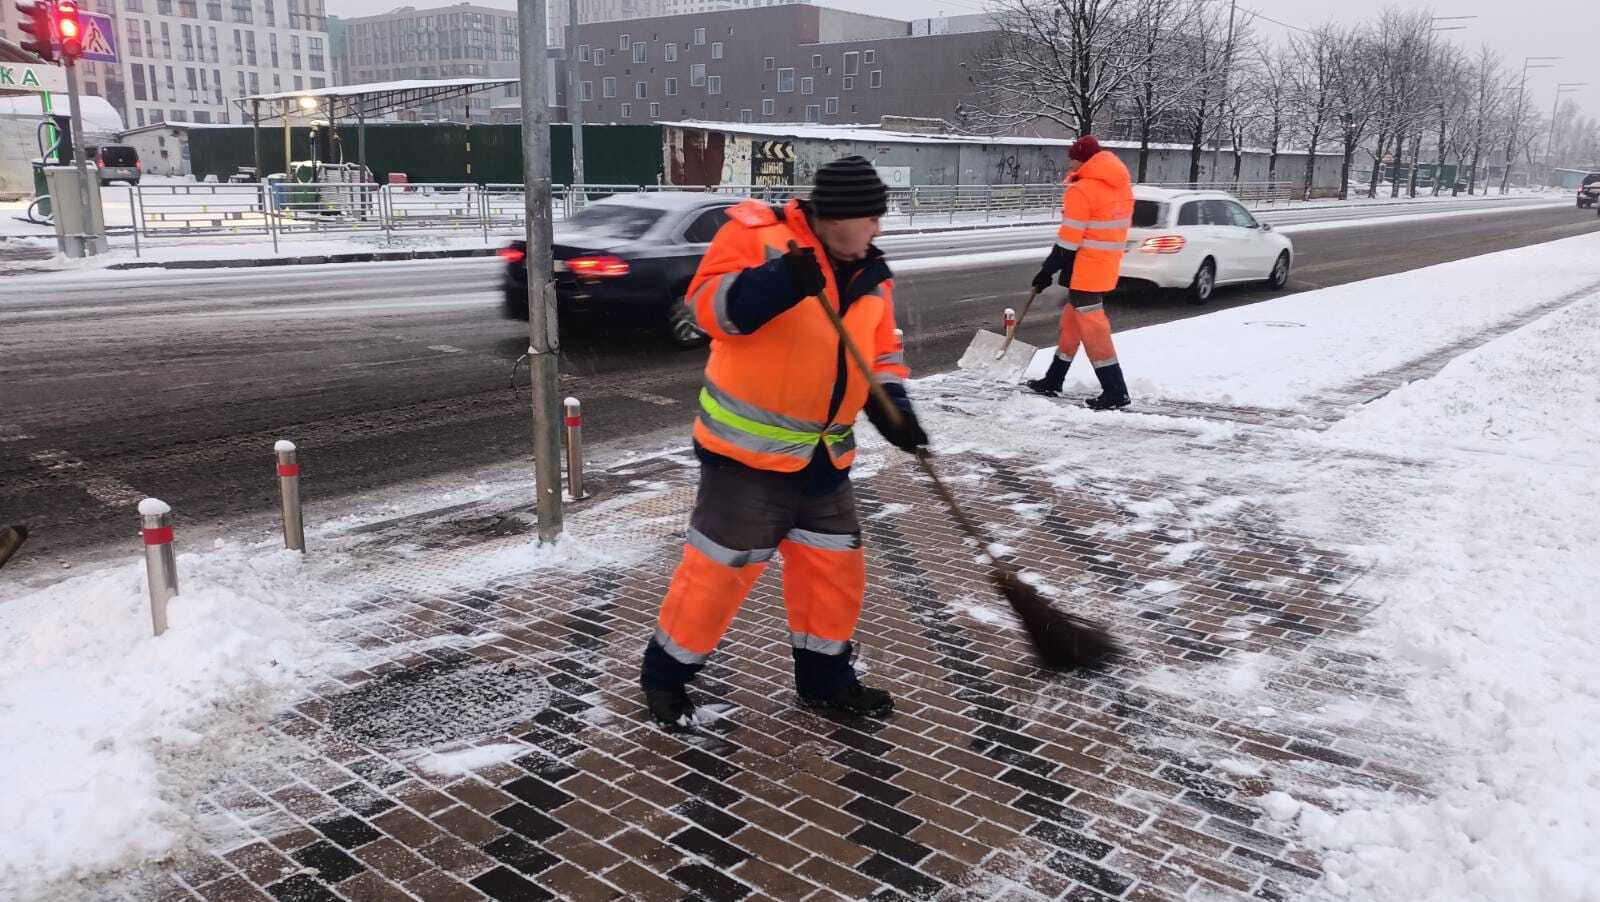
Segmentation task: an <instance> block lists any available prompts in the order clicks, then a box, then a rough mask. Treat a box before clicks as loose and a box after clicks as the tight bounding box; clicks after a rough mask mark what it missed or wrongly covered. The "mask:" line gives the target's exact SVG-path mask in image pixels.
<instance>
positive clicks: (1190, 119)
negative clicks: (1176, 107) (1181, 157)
mask: <svg viewBox="0 0 1600 902" xmlns="http://www.w3.org/2000/svg"><path fill="white" fill-rule="evenodd" d="M1224 15H1225V14H1224V13H1223V12H1222V11H1220V10H1212V9H1209V8H1207V7H1205V6H1201V7H1200V8H1199V9H1198V10H1197V12H1196V14H1195V28H1194V30H1193V32H1191V33H1189V34H1186V35H1182V36H1180V37H1179V38H1178V42H1179V44H1180V47H1181V51H1180V54H1179V57H1178V59H1177V61H1176V65H1177V66H1178V67H1179V71H1180V72H1181V73H1182V77H1183V78H1184V79H1186V80H1187V81H1188V82H1189V83H1190V84H1192V85H1193V86H1194V90H1193V93H1192V94H1191V95H1190V97H1189V100H1188V103H1186V104H1184V107H1183V110H1182V115H1181V118H1182V121H1183V124H1184V130H1185V132H1187V134H1188V137H1189V182H1190V184H1195V183H1198V182H1199V181H1200V158H1201V156H1202V155H1203V154H1204V152H1205V144H1206V138H1207V136H1209V135H1210V134H1211V130H1212V129H1213V127H1214V125H1215V123H1214V122H1213V121H1212V120H1213V118H1214V117H1216V116H1217V115H1219V108H1220V107H1221V106H1222V94H1223V86H1222V77H1223V73H1224V72H1225V71H1226V67H1227V65H1228V63H1229V61H1230V55H1231V52H1232V46H1231V44H1230V41H1229V40H1228V39H1224V40H1221V41H1217V40H1214V39H1213V36H1214V35H1218V34H1222V33H1224V31H1225V29H1226V27H1227V26H1226V25H1224V23H1223V19H1224ZM1229 37H1230V38H1231V35H1229ZM1214 176H1215V173H1213V177H1214Z"/></svg>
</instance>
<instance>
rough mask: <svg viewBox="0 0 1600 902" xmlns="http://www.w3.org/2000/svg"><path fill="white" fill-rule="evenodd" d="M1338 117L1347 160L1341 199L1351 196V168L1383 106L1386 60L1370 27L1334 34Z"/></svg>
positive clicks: (1341, 173)
mask: <svg viewBox="0 0 1600 902" xmlns="http://www.w3.org/2000/svg"><path fill="white" fill-rule="evenodd" d="M1333 43H1334V47H1333V95H1334V111H1333V112H1334V116H1335V117H1337V124H1338V127H1339V135H1340V150H1341V151H1342V152H1343V159H1342V161H1341V162H1340V166H1339V199H1340V200H1347V199H1348V198H1349V197H1350V169H1351V167H1352V166H1353V165H1354V163H1355V156H1356V150H1357V149H1359V148H1360V147H1361V142H1362V141H1364V140H1366V136H1367V132H1368V130H1369V129H1370V128H1371V127H1372V124H1373V122H1374V121H1375V120H1376V119H1377V117H1378V116H1379V114H1380V112H1381V108H1382V98H1381V97H1380V96H1379V94H1378V81H1379V78H1380V71H1381V67H1382V62H1381V60H1380V59H1379V55H1380V54H1379V51H1378V49H1377V46H1376V42H1375V41H1373V40H1372V38H1371V34H1370V32H1368V31H1366V30H1348V31H1337V32H1335V33H1334V36H1333Z"/></svg>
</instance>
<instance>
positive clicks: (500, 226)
mask: <svg viewBox="0 0 1600 902" xmlns="http://www.w3.org/2000/svg"><path fill="white" fill-rule="evenodd" d="M1152 187H1163V188H1179V189H1181V188H1190V189H1203V190H1220V191H1228V192H1230V193H1232V194H1233V195H1234V196H1236V197H1238V198H1239V199H1240V200H1243V201H1245V202H1246V203H1248V204H1251V205H1252V206H1255V207H1258V208H1259V207H1261V206H1263V205H1275V204H1283V203H1291V202H1296V201H1299V200H1300V195H1301V191H1302V184H1301V183H1300V182H1298V181H1278V182H1238V183H1235V182H1221V183H1192V182H1185V183H1166V184H1155V185H1153V186H1152ZM128 190H129V204H130V208H131V215H132V219H131V225H130V226H129V227H128V231H130V232H131V233H132V234H133V235H134V238H135V242H136V243H137V241H138V239H139V238H141V237H142V238H145V239H160V238H171V237H183V236H196V235H229V236H251V235H268V236H270V237H271V238H272V242H273V250H274V251H276V250H277V246H278V240H279V236H283V235H303V234H324V233H377V232H382V233H383V234H384V235H385V237H386V239H387V240H389V241H392V240H393V237H394V235H395V234H396V233H406V232H413V233H414V232H420V231H427V230H455V231H466V230H472V231H478V232H480V233H481V234H482V235H483V239H484V242H485V243H488V241H489V240H490V233H491V232H492V231H495V230H500V231H506V230H511V229H515V228H518V227H520V226H522V225H523V223H524V222H525V220H526V215H527V214H526V198H525V197H524V194H523V186H522V185H520V184H488V185H476V184H469V183H464V182H463V183H412V184H394V185H379V184H375V183H355V182H310V183H302V182H291V181H272V182H232V183H194V184H175V185H138V186H134V187H131V188H129V189H128ZM1061 190H1062V189H1061V186H1060V185H1058V184H1033V185H913V186H902V187H893V188H890V189H889V213H888V215H887V216H886V217H885V225H886V226H888V227H890V228H909V229H914V228H918V227H931V226H941V225H944V226H956V227H961V226H968V227H974V228H977V227H982V226H984V225H1018V224H1026V223H1049V222H1054V221H1055V220H1056V218H1057V217H1058V215H1059V209H1060V203H1061ZM667 191H674V192H677V191H702V192H709V193H715V194H724V195H729V196H732V197H750V198H755V199H758V200H762V201H766V202H769V203H782V202H784V201H787V200H788V199H789V198H791V197H794V196H795V195H797V194H800V195H803V194H804V192H805V187H804V186H793V185H715V186H700V185H589V184H585V185H555V186H552V188H551V212H552V214H553V215H554V217H555V218H556V219H557V220H558V221H559V220H563V219H567V218H570V217H571V216H573V215H574V214H576V213H577V212H578V211H579V210H580V209H582V207H583V205H584V204H586V203H592V202H593V201H596V200H599V199H601V198H605V197H610V196H612V195H615V194H631V193H636V192H667Z"/></svg>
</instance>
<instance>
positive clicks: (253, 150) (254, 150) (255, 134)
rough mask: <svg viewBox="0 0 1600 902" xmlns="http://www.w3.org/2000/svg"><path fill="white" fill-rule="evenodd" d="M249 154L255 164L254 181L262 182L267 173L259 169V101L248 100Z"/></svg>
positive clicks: (265, 178)
mask: <svg viewBox="0 0 1600 902" xmlns="http://www.w3.org/2000/svg"><path fill="white" fill-rule="evenodd" d="M250 154H251V157H252V159H254V160H255V164H256V181H257V182H264V181H266V180H267V174H266V173H265V172H262V171H261V101H259V100H252V101H250Z"/></svg>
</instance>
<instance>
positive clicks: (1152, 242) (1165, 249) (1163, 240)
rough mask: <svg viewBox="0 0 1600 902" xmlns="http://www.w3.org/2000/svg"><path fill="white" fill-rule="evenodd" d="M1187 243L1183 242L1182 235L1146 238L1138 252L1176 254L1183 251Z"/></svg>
mask: <svg viewBox="0 0 1600 902" xmlns="http://www.w3.org/2000/svg"><path fill="white" fill-rule="evenodd" d="M1187 243H1188V242H1186V241H1184V240H1183V236H1182V235H1157V236H1156V237H1154V238H1146V239H1145V240H1144V244H1141V245H1139V252H1140V253H1142V254H1176V253H1177V252H1179V251H1181V250H1183V246H1184V245H1185V244H1187Z"/></svg>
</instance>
